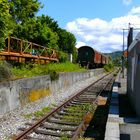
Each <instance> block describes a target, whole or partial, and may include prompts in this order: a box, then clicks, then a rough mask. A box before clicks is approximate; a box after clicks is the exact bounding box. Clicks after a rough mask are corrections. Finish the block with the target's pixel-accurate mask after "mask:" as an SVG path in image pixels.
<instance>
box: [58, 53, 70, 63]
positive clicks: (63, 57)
mask: <svg viewBox="0 0 140 140" xmlns="http://www.w3.org/2000/svg"><path fill="white" fill-rule="evenodd" d="M58 56H59V58H58V59H59V61H60V62H63V63H64V62H66V61H68V54H66V53H64V52H62V51H59V53H58Z"/></svg>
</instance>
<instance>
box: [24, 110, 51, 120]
mask: <svg viewBox="0 0 140 140" xmlns="http://www.w3.org/2000/svg"><path fill="white" fill-rule="evenodd" d="M50 110H51V109H50V107H44V108H42V109H41V110H38V111H36V112H34V113H30V114H26V115H24V117H25V118H27V119H31V118H32V117H36V118H39V117H42V116H44V115H45V114H46V113H48V112H50Z"/></svg>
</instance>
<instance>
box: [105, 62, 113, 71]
mask: <svg viewBox="0 0 140 140" xmlns="http://www.w3.org/2000/svg"><path fill="white" fill-rule="evenodd" d="M104 70H105V71H106V72H110V71H113V70H114V65H113V63H109V64H107V65H105V66H104Z"/></svg>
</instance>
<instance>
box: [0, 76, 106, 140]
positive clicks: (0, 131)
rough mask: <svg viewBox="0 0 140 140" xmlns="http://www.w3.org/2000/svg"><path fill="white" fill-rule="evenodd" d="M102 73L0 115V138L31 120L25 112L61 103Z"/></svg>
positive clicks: (12, 132) (28, 112)
mask: <svg viewBox="0 0 140 140" xmlns="http://www.w3.org/2000/svg"><path fill="white" fill-rule="evenodd" d="M103 75H104V74H101V75H98V76H94V77H92V78H89V79H86V80H83V81H79V82H77V83H74V84H73V85H72V86H71V87H70V88H68V89H67V90H65V91H59V92H58V93H57V92H56V93H55V94H54V95H50V96H47V97H45V98H42V99H40V100H38V101H36V102H33V103H31V104H28V105H26V106H24V108H17V109H16V110H13V111H11V112H9V113H7V114H5V115H3V116H1V117H0V140H10V139H11V136H14V135H15V134H16V135H17V134H18V133H19V131H18V128H20V127H22V126H24V124H25V123H27V122H31V121H32V120H30V119H27V118H26V117H25V115H26V114H30V113H33V112H35V111H38V110H41V109H42V108H44V107H47V106H51V105H52V104H55V105H56V106H58V105H60V104H62V102H64V101H65V100H67V98H69V97H70V96H72V95H74V94H76V93H77V92H78V91H80V90H82V89H84V88H85V87H87V86H88V85H89V84H91V83H93V82H94V81H96V80H97V79H99V78H100V77H102V76H103Z"/></svg>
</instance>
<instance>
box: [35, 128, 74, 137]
mask: <svg viewBox="0 0 140 140" xmlns="http://www.w3.org/2000/svg"><path fill="white" fill-rule="evenodd" d="M34 132H35V133H37V134H43V135H49V136H50V135H51V136H55V137H62V136H63V135H64V133H62V132H60V131H59V132H58V133H56V131H51V132H49V131H46V130H39V129H35V130H34ZM65 135H66V136H67V137H68V138H71V137H72V134H68V133H66V134H65Z"/></svg>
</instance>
